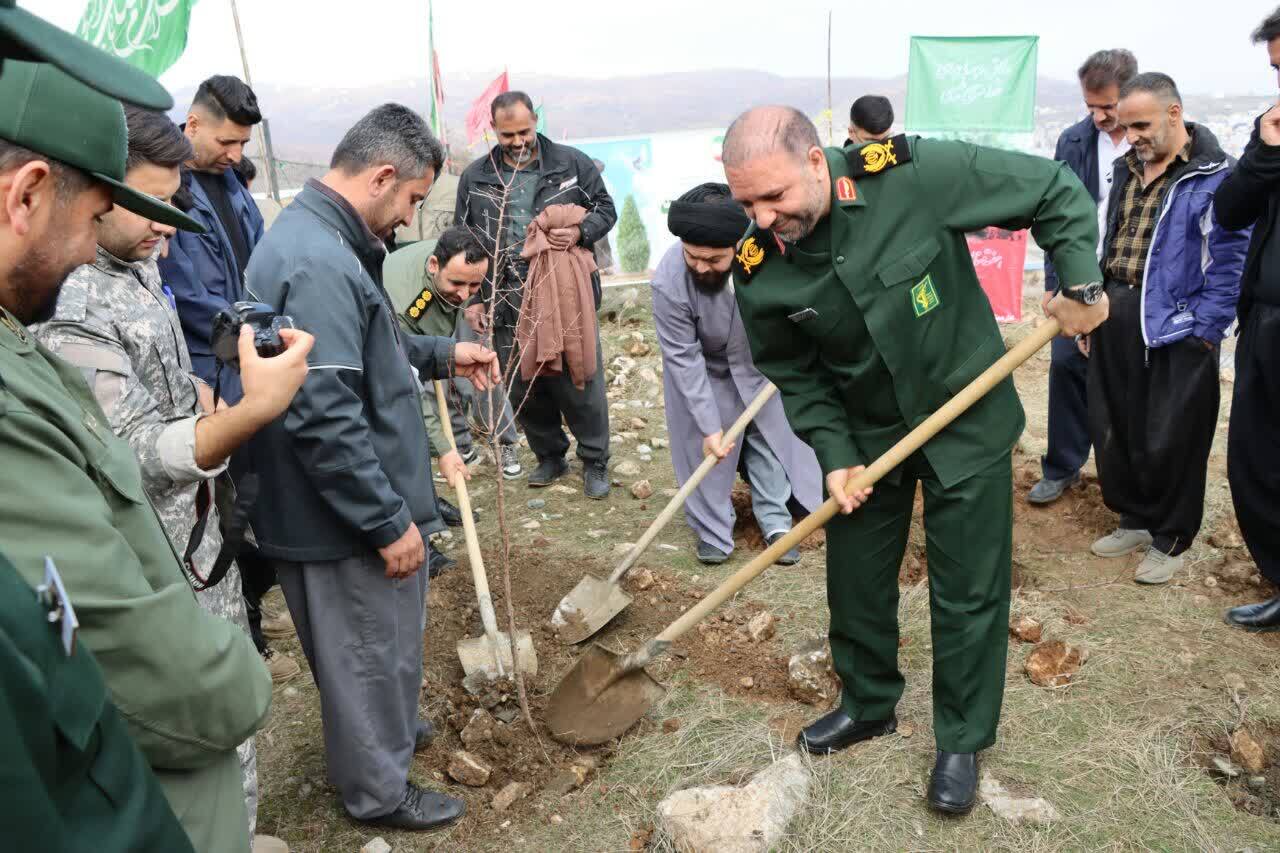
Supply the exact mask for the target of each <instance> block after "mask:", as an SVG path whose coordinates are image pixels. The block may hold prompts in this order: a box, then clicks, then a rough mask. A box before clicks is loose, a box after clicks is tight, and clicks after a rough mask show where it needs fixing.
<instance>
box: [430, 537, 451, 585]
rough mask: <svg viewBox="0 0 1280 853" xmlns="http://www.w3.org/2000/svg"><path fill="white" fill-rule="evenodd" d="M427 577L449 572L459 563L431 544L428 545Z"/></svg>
mask: <svg viewBox="0 0 1280 853" xmlns="http://www.w3.org/2000/svg"><path fill="white" fill-rule="evenodd" d="M427 551H428V553H427V577H429V578H434V577H438V576H439V575H440V573H441V572H447V571H449V570H450V569H452V568H453V567H454V566H456V565H458V564H457V563H456V562H455V561H454V560H452V559H450V558H449V557H446V556H445V555H444V554H441V553H440V552H439V551H437V550H436V549H435V548H433V547H432V546H431V545H427Z"/></svg>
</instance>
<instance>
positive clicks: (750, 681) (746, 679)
mask: <svg viewBox="0 0 1280 853" xmlns="http://www.w3.org/2000/svg"><path fill="white" fill-rule="evenodd" d="M738 683H739V684H741V685H742V687H743V689H744V690H750V689H751V688H752V687H755V686H756V680H755V679H754V678H752V677H751V676H749V675H746V676H743V677H742V678H740V679H738Z"/></svg>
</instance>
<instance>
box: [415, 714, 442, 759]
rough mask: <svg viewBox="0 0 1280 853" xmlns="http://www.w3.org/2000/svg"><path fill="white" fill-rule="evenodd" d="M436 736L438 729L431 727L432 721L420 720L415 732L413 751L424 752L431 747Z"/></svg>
mask: <svg viewBox="0 0 1280 853" xmlns="http://www.w3.org/2000/svg"><path fill="white" fill-rule="evenodd" d="M435 736H436V727H435V726H433V725H431V721H430V720H418V727H417V728H416V729H415V730H414V732H413V751H414V752H422V750H424V749H426V748H427V747H428V746H430V745H431V741H432V739H433V738H435Z"/></svg>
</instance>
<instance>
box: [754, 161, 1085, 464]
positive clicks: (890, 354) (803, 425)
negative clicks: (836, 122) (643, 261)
mask: <svg viewBox="0 0 1280 853" xmlns="http://www.w3.org/2000/svg"><path fill="white" fill-rule="evenodd" d="M826 156H827V167H828V170H829V172H830V175H831V186H832V202H831V205H832V207H831V213H830V215H829V216H828V217H826V219H825V220H823V221H822V222H820V223H819V227H818V229H817V230H816V232H815V234H814V235H812V236H811V237H810V238H806V239H804V240H801V241H800V242H799V243H797V244H795V245H790V244H784V243H782V242H781V241H779V240H777V238H775V237H774V235H773V234H772V233H771V232H768V231H762V230H756V229H754V228H753V229H752V230H750V231H748V233H747V235H746V236H745V237H744V239H743V241H742V242H741V243H740V244H739V248H738V252H737V257H736V259H735V262H734V279H735V284H736V288H735V293H736V295H737V299H738V304H739V306H740V308H741V310H742V320H743V324H744V325H745V327H746V331H747V338H748V340H749V341H750V344H751V353H752V356H753V358H754V360H755V364H756V367H758V368H759V369H760V371H761V372H762V373H764V374H765V376H767V377H769V379H770V380H772V381H773V383H774V384H775V385H777V386H778V388H779V390H780V391H781V392H782V401H783V405H784V407H785V409H786V412H787V417H788V419H789V420H790V422H791V426H792V428H793V429H794V430H795V431H796V433H797V434H798V435H799V436H800V437H801V438H803V439H804V440H805V441H806V442H808V444H809V445H810V446H812V447H813V449H814V451H815V452H816V453H817V456H818V461H819V462H820V463H821V465H822V470H823V472H824V473H829V472H831V471H833V470H836V469H839V468H847V467H851V466H854V465H866V464H870V463H871V462H873V461H874V460H875V459H876V458H878V457H879V456H880V455H881V454H882V453H884V452H885V451H886V450H888V449H889V448H890V447H891V446H892V445H893V444H894V443H895V442H896V441H897V440H898V439H900V438H902V437H903V436H904V435H905V434H906V433H907V431H908V430H910V429H911V428H914V427H916V426H918V425H919V424H920V423H921V422H923V421H924V420H925V418H927V417H928V416H929V415H930V414H932V413H933V412H934V411H935V410H936V409H938V408H939V407H940V406H941V405H942V404H943V403H945V402H946V401H947V400H948V399H949V398H950V397H952V396H953V395H955V394H956V393H957V392H959V391H960V390H961V389H962V388H964V387H965V386H966V385H967V384H968V383H969V382H970V381H972V380H973V379H974V378H975V377H977V376H978V374H980V373H981V372H982V371H983V370H985V369H986V368H987V367H989V366H990V365H991V364H993V363H994V362H995V361H996V360H997V359H999V358H1000V356H1002V355H1003V354H1004V352H1005V347H1004V343H1003V340H1002V339H1001V336H1000V330H999V328H998V326H997V325H996V321H995V319H994V317H993V316H992V312H991V305H990V303H989V302H988V301H987V298H986V295H985V294H984V293H983V291H982V288H981V286H980V285H979V283H978V277H977V274H976V273H975V272H974V268H973V263H972V261H971V259H970V256H969V248H968V245H967V243H966V242H965V233H966V232H968V231H974V230H977V229H979V228H983V227H987V226H999V227H1003V228H1009V229H1021V228H1028V227H1029V228H1030V229H1031V233H1032V236H1033V237H1034V238H1035V240H1036V242H1037V243H1038V244H1039V245H1040V246H1041V247H1043V248H1044V249H1045V251H1046V252H1051V253H1052V254H1053V259H1054V265H1055V266H1056V267H1057V269H1058V272H1059V275H1060V277H1061V279H1062V283H1063V285H1064V286H1070V285H1075V284H1081V283H1085V282H1091V281H1099V280H1101V273H1100V272H1099V270H1098V262H1097V254H1096V252H1097V245H1098V234H1097V220H1096V213H1095V209H1094V206H1093V201H1092V199H1091V198H1090V197H1089V194H1088V192H1087V191H1086V190H1085V189H1084V187H1083V185H1081V183H1080V181H1079V179H1078V178H1076V176H1075V175H1074V174H1073V173H1072V172H1071V171H1070V170H1069V169H1067V167H1066V166H1065V165H1063V164H1062V163H1058V162H1055V161H1052V160H1046V159H1044V158H1042V157H1034V156H1031V155H1027V154H1020V153H1015V152H1008V151H1000V150H996V149H992V148H984V147H980V146H976V145H970V144H967V143H964V142H953V141H944V140H933V139H921V138H918V137H913V138H910V139H908V138H907V137H906V136H898V137H895V138H894V139H891V140H889V141H888V142H887V143H871V144H868V145H864V146H862V147H860V148H851V149H847V150H840V149H827V152H826ZM828 238H829V239H828ZM1024 422H1025V419H1024V416H1023V412H1022V406H1021V403H1020V402H1019V401H1018V396H1017V393H1016V391H1015V389H1014V385H1013V381H1012V379H1006V380H1005V381H1004V382H1002V383H1000V385H998V386H997V387H996V388H994V389H993V390H992V391H991V392H990V393H988V394H987V396H986V397H984V398H983V399H982V400H980V401H979V402H978V403H976V404H975V405H974V406H973V407H972V408H970V409H969V411H967V412H966V413H965V414H963V415H961V416H960V417H958V418H957V419H956V420H955V421H954V422H952V423H951V425H949V426H948V427H947V428H946V429H944V430H943V431H942V432H941V433H939V434H938V435H937V436H936V437H935V438H934V439H933V440H932V441H931V442H929V443H928V444H927V445H925V447H924V453H925V456H926V457H927V459H928V462H929V464H930V465H931V466H932V467H933V469H934V471H935V472H936V473H937V475H938V478H939V480H940V481H941V482H942V484H943V485H944V486H948V487H949V486H952V485H954V484H956V483H958V482H960V481H962V480H964V479H965V478H967V477H969V476H970V475H972V474H974V473H975V472H977V471H979V470H981V469H983V468H984V467H986V466H987V465H989V464H991V463H992V461H993V460H994V459H996V458H998V457H999V456H1000V455H1001V454H1004V453H1007V452H1008V451H1009V450H1010V448H1011V447H1012V446H1013V444H1014V442H1016V441H1017V438H1018V435H1019V434H1020V433H1021V432H1022V428H1023V424H1024Z"/></svg>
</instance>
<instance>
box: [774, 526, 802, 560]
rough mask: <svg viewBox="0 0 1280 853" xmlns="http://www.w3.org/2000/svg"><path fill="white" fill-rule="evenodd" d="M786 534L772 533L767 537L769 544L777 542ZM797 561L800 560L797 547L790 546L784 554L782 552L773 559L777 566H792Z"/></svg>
mask: <svg viewBox="0 0 1280 853" xmlns="http://www.w3.org/2000/svg"><path fill="white" fill-rule="evenodd" d="M786 535H787V534H785V533H775V534H773V535H772V536H770V537H769V544H770V545H772V544H773V543H774V542H777V541H778V540H779V539H781V538H782V537H783V536H786ZM798 562H800V549H799V548H792V549H790V550H789V551H787V552H786V553H785V554H783V555H782V556H781V557H779V558H778V559H776V560H774V564H775V565H779V566H794V565H795V564H796V563H798Z"/></svg>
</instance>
